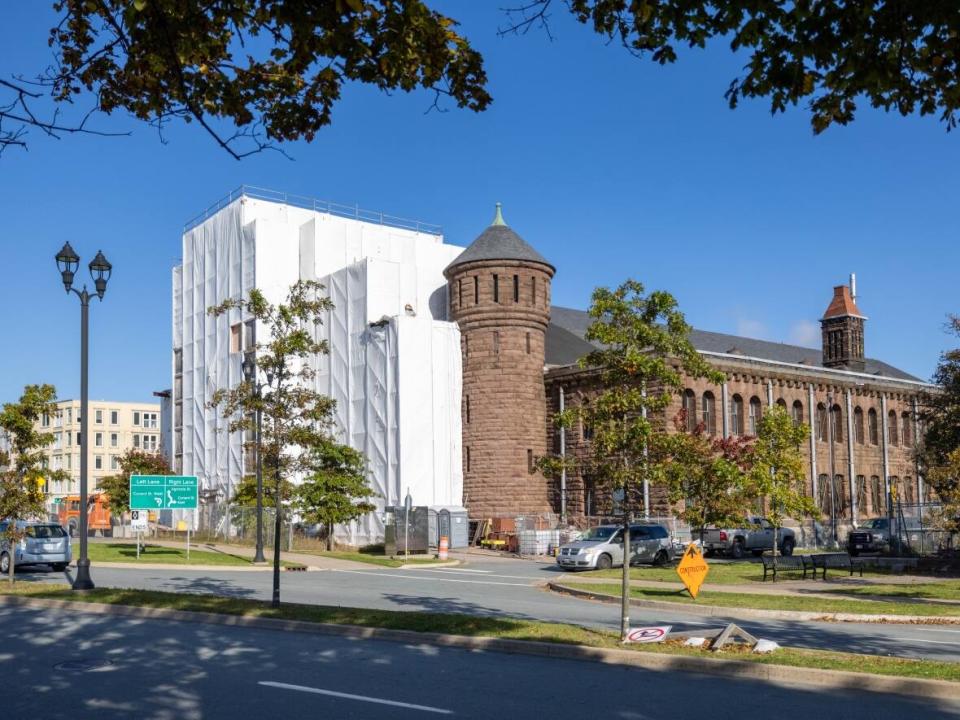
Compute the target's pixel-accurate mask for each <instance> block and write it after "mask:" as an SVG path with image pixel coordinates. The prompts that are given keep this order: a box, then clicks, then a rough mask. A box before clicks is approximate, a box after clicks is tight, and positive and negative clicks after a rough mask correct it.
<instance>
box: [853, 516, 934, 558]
mask: <svg viewBox="0 0 960 720" xmlns="http://www.w3.org/2000/svg"><path fill="white" fill-rule="evenodd" d="M891 520H892V521H893V522H892V526H891ZM891 527H892V532H891ZM921 529H922V526H921V524H920V520H919V518H914V517H906V518H904V519H903V528H902V530H901V528H900V521H899V520H898V519H897V518H885V517H879V518H873V519H872V520H866V521H864V522H863V524H861V525H860V527H858V528H856V529H854V530H851V531H850V532H848V533H847V552H848V553H850V554H851V555H854V556H856V555H859V554H860V553H865V552H877V553H889V552H891V551H894V550H897V548H898V545H899V543H900V542H901V541H902V540H905V541H906V542H907V543H916V542H919V533H920V531H921Z"/></svg>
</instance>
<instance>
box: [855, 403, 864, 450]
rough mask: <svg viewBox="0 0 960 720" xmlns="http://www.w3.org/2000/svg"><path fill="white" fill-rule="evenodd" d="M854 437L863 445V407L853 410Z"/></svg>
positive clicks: (858, 443)
mask: <svg viewBox="0 0 960 720" xmlns="http://www.w3.org/2000/svg"><path fill="white" fill-rule="evenodd" d="M853 439H854V440H856V442H857V445H863V408H861V407H857V408H854V411H853Z"/></svg>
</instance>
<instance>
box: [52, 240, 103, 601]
mask: <svg viewBox="0 0 960 720" xmlns="http://www.w3.org/2000/svg"><path fill="white" fill-rule="evenodd" d="M56 261H57V267H58V268H59V270H60V275H61V276H62V277H63V287H64V290H66V291H67V292H68V293H69V292H73V293H74V294H75V295H76V296H77V297H78V298H80V517H79V518H78V520H79V527H78V529H79V532H80V557H79V558H78V559H77V576H76V578H75V579H74V581H73V589H74V590H93V587H94V585H93V580H92V579H91V578H90V558H89V557H87V462H88V457H87V452H88V449H89V447H90V444H89V442H90V441H89V436H88V433H87V428H88V425H89V422H90V421H89V414H90V413H89V412H88V410H89V407H88V394H87V376H88V367H87V358H88V356H89V315H90V298H91V297H92V295H91V294H90V293H89V292H87V286H86V285H84V286H83V290H77V289H76V288H75V287H73V278H74V275H75V274H76V272H77V268H78V267H79V266H80V257H79V256H78V255H77V254H76V253H75V252H74V251H73V248H72V247H70V243H64V245H63V249H62V250H60V252H58V253H57V255H56ZM89 268H90V276H91V277H92V278H93V285H94V289H95V290H96V295H97V297H98V298H100V300H101V301H102V300H103V294H104V293H105V292H106V291H107V281H108V280H109V279H110V275H111V273H112V272H113V266H112V265H110V263H109V262H107V259H106V258H105V257H104V256H103V253H102V252H100V251H97V255H96V257H94V258H93V260H92V261H91V262H90V265H89Z"/></svg>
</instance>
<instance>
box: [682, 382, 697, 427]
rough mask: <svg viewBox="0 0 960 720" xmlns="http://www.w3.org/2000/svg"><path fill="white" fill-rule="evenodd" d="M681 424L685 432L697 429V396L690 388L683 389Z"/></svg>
mask: <svg viewBox="0 0 960 720" xmlns="http://www.w3.org/2000/svg"><path fill="white" fill-rule="evenodd" d="M683 424H684V427H686V428H687V432H693V431H694V430H696V429H697V396H696V394H695V393H694V392H693V390H691V389H690V388H687V389H686V390H684V391H683Z"/></svg>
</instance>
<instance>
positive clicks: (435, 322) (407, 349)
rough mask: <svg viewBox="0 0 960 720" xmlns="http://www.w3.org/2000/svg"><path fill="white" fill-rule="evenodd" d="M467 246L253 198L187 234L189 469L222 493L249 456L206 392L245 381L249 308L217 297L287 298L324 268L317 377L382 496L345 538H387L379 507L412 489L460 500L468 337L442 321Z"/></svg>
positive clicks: (178, 274) (184, 397) (181, 287)
mask: <svg viewBox="0 0 960 720" xmlns="http://www.w3.org/2000/svg"><path fill="white" fill-rule="evenodd" d="M461 251H462V248H459V247H455V246H451V245H445V244H443V242H442V237H440V236H439V235H434V234H431V233H425V232H417V231H414V230H407V229H402V228H395V227H389V226H386V225H380V224H376V223H371V222H363V221H359V220H355V219H351V218H344V217H339V216H336V215H330V214H325V213H322V212H317V211H313V210H307V209H303V208H299V207H292V206H287V205H284V204H282V203H276V202H268V201H263V200H258V199H253V198H250V197H241V198H240V199H238V200H236V201H234V202H231V203H230V204H228V205H226V206H225V207H223V208H222V209H220V210H219V211H218V212H216V213H215V214H213V215H212V216H210V217H209V218H207V219H206V220H204V222H202V223H201V224H200V225H198V226H196V227H194V228H192V229H190V230H189V231H187V232H185V233H184V236H183V264H182V265H181V266H180V267H178V268H176V269H175V270H174V274H173V283H172V284H173V320H174V328H173V338H174V349H175V350H176V349H180V350H182V365H183V368H182V376H177V374H176V368H174V376H175V377H174V383H173V387H174V398H173V402H174V407H175V410H174V417H175V418H177V421H179V418H180V413H181V410H179V409H177V406H178V404H182V426H181V427H179V428H176V427H175V430H174V447H175V450H174V452H175V464H176V463H177V462H179V465H178V467H179V470H180V471H181V472H183V473H184V474H190V475H197V476H198V477H199V478H200V482H201V488H202V490H205V491H208V493H209V496H210V497H211V499H213V498H214V497H215V498H216V500H217V501H218V502H221V503H224V502H227V501H228V500H229V499H230V498H231V496H232V494H233V490H234V488H235V486H236V485H237V483H238V482H239V481H240V479H241V477H242V471H243V466H244V463H243V452H244V451H243V438H242V437H241V435H240V433H229V432H227V422H226V421H225V420H224V419H223V418H222V417H220V415H219V413H218V412H217V411H215V410H213V409H211V408H210V407H209V402H210V400H211V398H212V395H213V393H214V391H216V390H217V389H219V388H227V387H233V386H235V385H236V384H238V383H239V382H241V381H242V371H241V368H240V364H241V361H242V358H243V354H242V352H238V351H236V350H237V349H236V348H233V351H231V326H235V325H237V324H240V323H242V322H243V321H244V320H246V319H247V318H245V317H243V316H242V313H241V312H240V311H239V310H233V311H231V312H230V313H228V314H226V315H224V316H221V317H220V318H215V317H213V316H211V315H209V314H208V313H207V308H209V307H211V306H213V305H216V304H219V303H221V302H223V301H224V300H226V299H228V298H238V297H245V296H246V295H247V294H248V293H249V291H250V290H251V289H252V288H253V287H257V288H259V289H260V290H261V291H262V292H263V293H264V294H265V296H266V297H267V299H268V300H269V301H270V302H275V303H276V302H282V301H283V299H284V298H285V296H286V293H287V290H288V289H289V288H290V286H291V285H292V284H293V283H294V282H296V280H297V279H298V278H304V279H319V280H320V281H321V282H322V283H323V284H324V285H326V286H327V288H328V289H327V292H328V293H329V296H330V298H331V299H332V300H333V303H334V306H335V307H334V309H333V310H332V311H330V312H328V313H327V317H326V319H325V322H324V325H323V326H322V328H321V329H320V331H319V332H320V333H321V334H322V336H323V337H325V338H326V339H327V340H328V341H329V344H330V355H329V356H327V357H322V358H320V359H319V360H318V361H317V364H316V367H315V370H316V371H317V374H316V378H315V381H314V382H315V384H316V389H317V390H318V391H319V392H322V393H324V394H326V395H329V396H330V397H331V398H333V399H334V400H335V401H336V410H335V425H336V428H337V432H338V433H340V438H339V439H340V440H341V441H343V442H346V443H348V444H350V445H351V446H352V447H354V448H356V449H358V450H361V451H362V452H363V453H364V455H365V456H366V458H367V462H368V471H369V477H370V484H371V487H372V489H373V490H374V492H376V494H377V497H376V498H375V500H374V502H375V504H376V506H377V508H378V510H377V512H375V513H372V514H370V515H368V516H366V517H364V518H362V519H361V520H359V521H357V522H354V523H350V524H349V526H343V527H340V528H338V529H337V537H338V539H339V540H341V541H343V542H349V543H351V544H355V545H363V544H366V543H372V542H378V541H380V540H382V539H383V529H384V528H383V512H382V510H383V508H384V507H385V506H387V505H398V504H402V502H403V498H404V496H405V495H406V493H407V491H408V490H409V491H410V493H411V495H412V497H413V501H414V503H415V504H417V505H459V504H461V502H462V495H463V475H462V468H461V427H460V393H461V385H462V379H461V378H462V375H461V360H460V335H459V330H458V329H457V326H456V325H455V324H453V323H448V322H446V321H445V320H446V314H447V290H446V281H445V279H444V277H443V268H444V267H446V265H447V264H448V263H449V262H450V261H451V260H453V259H454V258H455V257H456V256H457V255H459V253H460V252H461ZM258 330H259V329H258ZM244 332H245V330H244ZM177 421H175V422H177ZM181 448H182V451H181V453H182V454H180V455H179V457H178V456H177V453H178V451H180V450H181ZM291 479H292V480H294V482H297V481H298V480H299V478H291ZM226 522H229V520H227V521H226Z"/></svg>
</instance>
